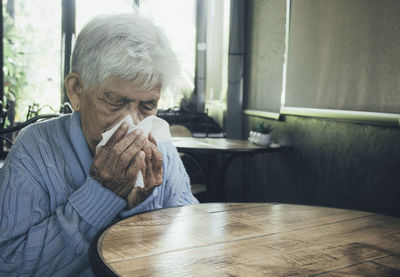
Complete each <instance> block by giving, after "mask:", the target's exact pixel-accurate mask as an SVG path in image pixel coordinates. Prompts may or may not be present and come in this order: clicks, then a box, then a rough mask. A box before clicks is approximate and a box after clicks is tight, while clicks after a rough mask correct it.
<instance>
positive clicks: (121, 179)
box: [89, 123, 149, 200]
mask: <svg viewBox="0 0 400 277" xmlns="http://www.w3.org/2000/svg"><path fill="white" fill-rule="evenodd" d="M127 131H128V125H127V124H126V123H122V124H121V126H120V127H119V128H118V129H117V131H116V132H115V133H114V134H113V135H112V136H111V138H110V139H109V141H108V142H107V143H106V145H104V146H103V148H102V149H101V150H100V152H99V153H98V154H97V155H96V156H95V157H94V160H93V163H92V165H91V167H90V172H89V173H90V175H91V176H92V178H93V179H95V180H97V181H98V182H99V183H100V184H102V185H103V186H104V187H106V188H108V189H110V190H111V191H113V192H114V193H116V194H117V195H119V196H120V197H122V198H124V199H125V200H128V195H129V194H130V193H131V191H132V190H133V188H134V186H135V182H136V178H137V174H138V172H139V170H143V169H144V168H146V161H145V152H144V151H143V148H144V146H145V145H147V144H148V143H149V141H148V139H147V137H146V136H145V135H144V133H143V131H142V130H139V129H137V130H135V131H133V132H131V133H129V134H128V135H126V133H127Z"/></svg>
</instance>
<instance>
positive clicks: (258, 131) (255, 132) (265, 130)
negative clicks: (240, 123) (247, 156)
mask: <svg viewBox="0 0 400 277" xmlns="http://www.w3.org/2000/svg"><path fill="white" fill-rule="evenodd" d="M271 131H272V126H271V125H269V124H268V123H265V122H260V123H258V124H257V125H256V126H254V127H253V128H252V131H250V136H249V141H250V142H251V143H254V144H258V145H262V146H266V145H269V144H270V143H271V135H270V132H271Z"/></svg>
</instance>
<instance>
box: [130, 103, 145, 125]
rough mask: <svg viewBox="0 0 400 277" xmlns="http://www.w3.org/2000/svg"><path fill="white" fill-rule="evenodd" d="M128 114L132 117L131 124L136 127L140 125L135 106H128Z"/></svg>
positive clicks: (139, 117)
mask: <svg viewBox="0 0 400 277" xmlns="http://www.w3.org/2000/svg"><path fill="white" fill-rule="evenodd" d="M129 114H130V115H131V117H132V120H133V124H135V125H137V124H139V123H140V121H142V120H143V118H141V115H140V111H139V107H138V106H137V105H135V104H132V105H130V107H129Z"/></svg>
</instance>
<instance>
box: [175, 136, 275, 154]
mask: <svg viewBox="0 0 400 277" xmlns="http://www.w3.org/2000/svg"><path fill="white" fill-rule="evenodd" d="M172 143H173V144H174V145H175V147H176V148H178V150H184V149H193V150H204V151H207V150H210V151H213V152H214V151H218V150H219V151H233V152H235V151H241V152H243V151H261V152H263V151H265V152H268V151H271V150H278V149H279V148H280V147H281V146H280V145H279V144H276V143H271V144H270V145H269V146H260V145H256V144H253V143H250V142H248V141H247V140H239V139H226V138H193V137H173V138H172Z"/></svg>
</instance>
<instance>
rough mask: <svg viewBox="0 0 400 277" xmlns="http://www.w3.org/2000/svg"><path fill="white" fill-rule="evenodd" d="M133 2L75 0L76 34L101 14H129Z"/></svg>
mask: <svg viewBox="0 0 400 277" xmlns="http://www.w3.org/2000/svg"><path fill="white" fill-rule="evenodd" d="M133 5H134V4H133V0H76V34H79V31H80V30H81V29H82V28H83V26H84V25H85V24H86V23H87V22H88V21H90V20H91V19H92V18H93V17H95V16H97V15H103V14H115V13H129V12H132V11H133Z"/></svg>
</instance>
